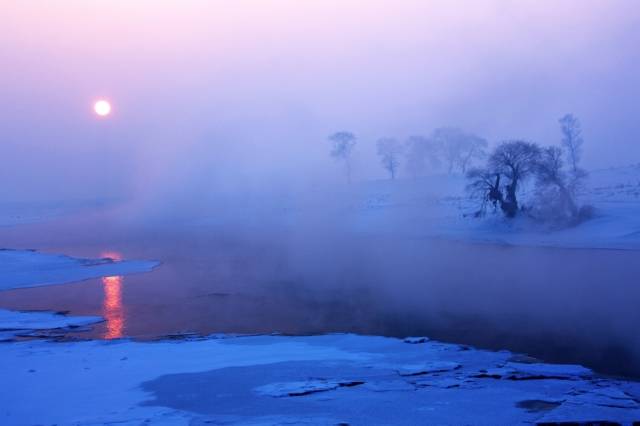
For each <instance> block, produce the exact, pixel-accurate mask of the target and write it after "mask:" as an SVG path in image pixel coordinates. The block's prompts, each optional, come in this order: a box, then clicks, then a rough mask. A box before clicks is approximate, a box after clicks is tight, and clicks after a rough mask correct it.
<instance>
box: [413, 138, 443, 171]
mask: <svg viewBox="0 0 640 426" xmlns="http://www.w3.org/2000/svg"><path fill="white" fill-rule="evenodd" d="M441 152H442V147H441V146H440V145H439V144H438V143H437V142H436V141H434V140H433V139H431V138H427V137H425V136H420V135H416V136H410V137H409V138H408V139H407V141H406V142H405V149H404V154H405V155H404V156H405V164H406V168H407V171H408V172H409V173H410V174H411V175H412V176H413V177H416V176H419V175H422V174H424V173H425V171H427V170H432V171H433V170H437V169H439V168H440V167H441V166H442V160H441V157H440V155H441Z"/></svg>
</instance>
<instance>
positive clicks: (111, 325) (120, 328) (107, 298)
mask: <svg viewBox="0 0 640 426" xmlns="http://www.w3.org/2000/svg"><path fill="white" fill-rule="evenodd" d="M103 257H109V258H111V259H113V260H121V258H122V257H121V256H120V255H119V254H118V253H108V254H105V255H103ZM122 281H123V278H122V276H111V277H104V278H102V287H103V289H104V300H103V302H102V316H104V318H105V320H106V321H107V329H106V331H105V332H104V335H103V337H104V338H105V339H118V338H120V337H122V336H123V332H124V309H123V307H122Z"/></svg>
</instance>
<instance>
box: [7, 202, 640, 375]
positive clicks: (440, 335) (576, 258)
mask: <svg viewBox="0 0 640 426" xmlns="http://www.w3.org/2000/svg"><path fill="white" fill-rule="evenodd" d="M0 239H1V241H2V245H3V246H6V247H12V248H33V249H38V250H42V251H46V252H54V253H64V254H68V255H71V256H79V257H92V258H95V257H113V258H125V259H134V258H135V259H156V260H160V261H161V262H162V264H161V266H159V267H158V268H156V269H155V270H154V271H153V272H150V273H144V274H137V275H128V276H124V277H107V278H102V279H92V280H88V281H84V282H78V283H71V284H66V285H58V286H47V287H39V288H30V289H21V290H13V291H5V292H2V293H0V307H2V308H9V309H46V310H56V311H70V312H71V313H72V314H78V315H102V316H103V317H105V319H106V321H105V322H104V323H103V324H100V325H98V326H97V327H95V328H94V329H93V330H92V331H89V332H82V333H77V334H76V337H80V338H105V339H112V338H119V337H132V338H138V339H152V338H156V337H159V336H164V335H167V334H173V333H184V332H194V333H199V334H210V333H272V332H278V333H285V334H319V333H333V332H352V333H360V334H375V335H385V336H397V337H404V336H416V335H426V336H429V337H431V338H433V339H438V340H445V341H451V342H457V343H463V344H469V345H477V346H479V347H482V348H491V349H509V350H513V351H521V352H526V353H528V354H530V355H532V356H535V357H538V358H541V359H544V360H545V361H553V362H563V363H581V364H584V365H587V366H590V367H592V368H594V369H596V370H597V371H600V372H604V373H611V374H622V375H627V376H636V377H637V376H640V335H638V333H637V324H638V323H640V310H639V309H638V300H640V289H638V286H637V277H638V276H640V253H638V252H637V251H622V250H591V249H554V248H531V247H514V246H500V245H489V244H472V243H463V242H453V241H445V240H435V239H426V238H407V237H393V236H390V235H388V234H387V235H382V234H378V235H376V234H355V233H339V234H338V233H335V234H332V233H331V232H315V233H312V234H304V233H303V234H299V235H296V233H285V232H281V231H279V230H276V229H275V228H274V229H272V230H271V231H268V232H267V231H265V232H256V233H249V232H242V233H240V232H237V233H234V232H233V231H230V230H228V229H227V230H225V231H222V230H221V229H217V228H215V227H207V226H204V225H193V224H192V225H185V224H175V225H174V226H163V227H157V226H154V225H140V224H133V223H122V222H118V221H115V220H112V219H110V217H109V216H107V215H101V214H86V215H82V216H73V217H67V218H63V219H58V220H54V221H50V222H46V223H36V224H28V225H21V226H17V227H12V228H0Z"/></svg>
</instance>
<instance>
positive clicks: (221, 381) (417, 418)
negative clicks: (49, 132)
mask: <svg viewBox="0 0 640 426" xmlns="http://www.w3.org/2000/svg"><path fill="white" fill-rule="evenodd" d="M12 254H14V255H15V254H16V253H12ZM19 257H27V258H30V261H31V264H32V266H33V267H34V269H35V270H38V271H39V272H38V274H39V275H37V276H36V275H32V276H31V281H30V283H31V284H33V285H36V284H38V281H37V280H38V279H40V280H43V282H53V281H55V280H53V279H52V277H51V276H47V274H52V276H53V275H55V274H58V273H59V271H58V270H57V269H56V268H51V269H47V268H43V267H42V266H43V265H51V264H53V265H58V262H62V264H63V265H64V268H63V269H64V270H65V271H66V272H65V275H64V277H66V278H67V279H72V278H73V277H76V276H77V274H80V273H83V269H86V268H87V267H88V266H87V265H86V264H85V263H83V262H80V261H77V259H76V260H74V259H71V258H66V257H63V260H61V258H60V257H55V258H53V259H52V258H51V257H50V256H49V255H42V254H39V253H36V252H22V253H19ZM6 259H7V258H6V257H5V258H4V259H3V258H2V257H0V265H1V264H2V262H3V261H6ZM52 260H56V261H53V263H51V262H52ZM22 261H23V263H22V265H23V266H24V265H26V264H28V263H29V262H25V259H22ZM90 264H91V262H90ZM98 265H100V263H98ZM109 266H114V264H110V265H109ZM120 266H122V264H120ZM2 267H4V268H5V269H4V270H7V265H4V266H0V268H2ZM103 272H105V273H112V272H113V271H112V270H111V269H106V270H103ZM119 272H120V273H124V272H123V270H120V271H119ZM59 279H60V280H61V279H62V278H59ZM96 321H100V318H97V317H67V316H61V315H57V314H54V313H46V312H35V313H33V312H11V311H0V329H3V330H4V331H3V332H1V333H4V335H5V337H7V335H8V334H10V333H13V334H14V335H15V334H19V335H24V334H26V335H28V334H29V332H30V331H31V332H33V333H36V334H37V335H39V336H45V337H46V333H44V331H46V330H47V329H49V328H57V329H58V330H64V328H65V327H82V326H87V325H90V324H92V323H94V322H96ZM3 323H4V326H3V325H2V324H3ZM11 338H12V337H11V336H8V339H7V340H11ZM0 365H2V366H4V367H6V368H5V371H6V373H4V374H3V385H2V386H1V387H0V401H2V409H1V410H0V422H2V423H4V424H12V425H29V424H59V425H97V424H105V423H122V424H131V425H133V424H141V423H144V422H150V423H151V424H166V425H187V424H191V425H199V424H243V425H257V424H267V425H275V424H313V425H336V424H351V425H375V424H400V425H402V424H406V425H414V424H425V422H426V423H430V424H451V425H455V424H474V425H482V424H487V425H489V424H514V425H515V424H530V423H531V422H559V421H603V420H609V421H618V422H622V423H623V424H624V423H625V422H626V423H629V424H630V423H631V422H632V421H635V420H638V419H640V403H639V402H638V401H640V383H635V382H630V381H624V380H613V379H607V378H603V377H599V376H598V375H596V374H594V373H593V372H592V371H591V370H589V369H587V368H584V367H580V366H576V365H552V364H545V363H541V362H538V361H537V360H534V359H531V358H529V357H526V356H521V355H514V354H512V353H511V352H508V351H498V352H495V351H486V350H478V349H474V348H471V347H468V346H464V345H457V344H445V343H440V342H435V341H430V340H429V339H427V338H409V339H405V340H404V341H403V340H401V339H395V338H386V337H376V336H359V335H353V334H332V335H318V336H303V337H292V336H289V337H285V336H273V335H269V336H245V337H238V336H235V337H234V336H225V335H217V336H210V337H202V338H200V337H193V336H191V337H190V336H184V338H183V339H178V340H175V339H173V340H161V341H157V342H135V341H131V340H128V339H119V340H111V341H100V340H93V341H81V342H52V341H49V340H42V339H37V340H28V341H9V342H5V343H0ZM33 407H38V409H37V410H34V409H33Z"/></svg>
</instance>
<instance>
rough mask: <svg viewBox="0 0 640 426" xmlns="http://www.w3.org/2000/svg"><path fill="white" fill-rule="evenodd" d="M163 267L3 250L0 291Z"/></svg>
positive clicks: (145, 263)
mask: <svg viewBox="0 0 640 426" xmlns="http://www.w3.org/2000/svg"><path fill="white" fill-rule="evenodd" d="M159 264H160V262H157V261H149V260H124V261H118V260H113V259H110V258H103V259H79V258H73V257H69V256H65V255H58V254H48V253H40V252H37V251H31V250H10V249H0V277H2V279H0V290H11V289H18V288H27V287H38V286H45V285H55V284H64V283H68V282H73V281H83V280H86V279H89V278H99V277H104V276H114V275H127V274H133V273H140V272H149V271H151V270H153V268H155V267H157V266H158V265H159Z"/></svg>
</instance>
